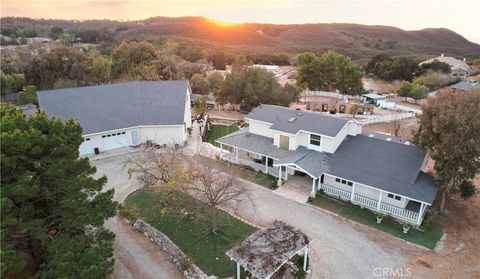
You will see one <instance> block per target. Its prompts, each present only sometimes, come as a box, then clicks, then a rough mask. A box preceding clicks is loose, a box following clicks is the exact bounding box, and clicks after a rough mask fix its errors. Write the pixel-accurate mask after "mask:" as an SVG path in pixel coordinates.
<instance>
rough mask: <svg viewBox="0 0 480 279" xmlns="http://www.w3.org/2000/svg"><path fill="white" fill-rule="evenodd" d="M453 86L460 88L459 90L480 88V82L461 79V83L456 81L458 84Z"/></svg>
mask: <svg viewBox="0 0 480 279" xmlns="http://www.w3.org/2000/svg"><path fill="white" fill-rule="evenodd" d="M451 87H452V88H455V89H458V90H462V91H467V90H473V89H480V82H478V81H471V80H466V81H461V82H459V83H456V84H454V85H452V86H451Z"/></svg>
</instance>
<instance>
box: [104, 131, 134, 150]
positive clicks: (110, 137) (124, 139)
mask: <svg viewBox="0 0 480 279" xmlns="http://www.w3.org/2000/svg"><path fill="white" fill-rule="evenodd" d="M102 141H103V150H112V149H117V148H122V147H127V146H129V145H130V140H129V137H128V136H127V134H126V133H125V132H118V133H111V134H106V135H102Z"/></svg>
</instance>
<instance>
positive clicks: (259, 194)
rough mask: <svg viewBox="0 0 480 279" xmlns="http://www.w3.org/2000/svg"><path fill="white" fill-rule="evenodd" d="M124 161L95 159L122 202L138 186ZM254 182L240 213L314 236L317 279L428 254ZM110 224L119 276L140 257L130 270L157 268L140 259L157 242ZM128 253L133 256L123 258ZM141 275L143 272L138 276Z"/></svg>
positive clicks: (370, 271)
mask: <svg viewBox="0 0 480 279" xmlns="http://www.w3.org/2000/svg"><path fill="white" fill-rule="evenodd" d="M124 161H125V156H116V157H110V158H103V159H100V160H95V161H92V164H93V165H95V166H96V167H97V171H98V175H101V174H105V175H107V177H108V183H107V187H108V188H111V187H113V188H115V197H114V199H115V200H117V201H123V200H124V199H125V197H127V196H128V195H129V194H130V193H131V192H133V191H135V190H136V189H138V188H139V185H138V184H137V183H135V182H134V181H132V180H128V174H127V169H126V168H125V167H124V163H123V162H124ZM251 184H252V189H253V190H252V200H253V203H254V204H253V205H252V204H251V203H249V202H245V203H244V204H243V206H241V207H240V210H238V211H237V212H236V214H238V215H239V216H240V217H242V218H244V219H247V220H248V221H250V222H252V223H254V224H257V225H259V226H269V225H270V224H271V223H272V222H273V221H274V220H275V219H279V220H283V221H285V222H287V223H289V224H291V225H293V226H295V227H297V228H299V229H301V230H302V231H303V232H305V233H306V234H308V235H309V236H310V237H312V238H313V239H314V242H313V243H312V247H311V254H310V255H311V266H312V278H372V277H375V275H376V274H378V269H383V268H401V267H402V266H404V265H405V264H407V263H408V261H409V260H410V259H412V258H414V257H416V256H419V255H420V254H422V252H424V250H423V249H421V248H418V247H416V246H414V245H412V244H409V243H407V242H405V241H403V240H401V239H398V238H396V237H393V236H391V235H389V234H386V233H383V232H380V231H377V230H374V229H371V228H369V227H366V226H364V225H361V224H357V223H354V222H351V221H349V220H346V219H345V218H342V217H338V216H335V215H333V214H331V213H328V212H325V211H322V210H320V209H318V208H316V207H314V206H311V205H308V204H300V203H298V202H295V201H293V200H291V199H288V198H285V197H283V196H279V195H276V194H274V193H272V191H271V190H270V189H267V188H265V187H262V186H259V185H256V184H253V183H251ZM120 223H121V222H120ZM106 225H107V227H108V228H110V229H112V230H113V231H114V232H115V233H116V234H117V238H116V241H115V257H116V259H117V261H119V264H118V267H117V265H116V269H115V271H116V272H117V273H118V276H117V278H121V277H123V276H122V274H126V273H125V272H123V273H122V270H124V268H123V267H126V268H127V269H128V266H129V265H132V263H131V261H132V260H135V261H136V263H134V265H136V266H135V267H134V268H130V272H132V271H135V269H148V268H156V267H152V264H154V263H152V262H149V261H147V260H136V258H137V255H138V256H140V254H141V257H142V258H143V257H145V258H147V257H148V255H149V256H151V257H157V258H158V257H159V256H158V254H155V253H153V252H152V250H151V249H150V248H151V247H150V246H153V245H146V246H145V245H144V244H145V243H143V244H141V243H140V244H139V242H138V240H135V239H132V236H131V235H129V234H128V232H129V231H131V230H130V228H128V227H126V226H123V225H121V224H119V222H118V220H116V219H112V220H109V221H108V222H107V224H106ZM146 244H149V243H146ZM134 246H137V247H134ZM153 251H155V250H153ZM127 252H128V253H130V254H131V256H124V255H125V253H127ZM160 262H162V264H164V265H165V266H164V267H161V268H159V270H165V272H166V273H165V274H163V275H164V276H163V275H162V276H159V277H157V278H181V277H183V275H182V274H180V273H178V272H176V270H175V269H172V268H171V267H172V266H169V262H168V261H160ZM157 264H159V263H158V261H157ZM157 272H160V271H157ZM132 274H136V273H132ZM136 277H137V276H136ZM140 277H142V276H138V278H140Z"/></svg>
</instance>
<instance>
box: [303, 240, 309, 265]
mask: <svg viewBox="0 0 480 279" xmlns="http://www.w3.org/2000/svg"><path fill="white" fill-rule="evenodd" d="M307 260H308V246H307V247H305V254H304V256H303V271H307Z"/></svg>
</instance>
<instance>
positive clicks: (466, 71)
mask: <svg viewBox="0 0 480 279" xmlns="http://www.w3.org/2000/svg"><path fill="white" fill-rule="evenodd" d="M465 60H466V59H465V58H463V61H462V60H458V59H457V58H455V57H450V56H445V55H443V53H442V55H440V56H438V57H435V58H432V59H428V60H425V61H423V62H421V63H420V64H418V65H419V66H422V65H423V64H429V63H432V62H434V61H439V62H443V63H447V64H448V65H450V70H451V71H452V72H451V74H452V75H453V76H455V77H467V76H469V75H470V73H471V72H472V69H471V68H470V66H468V64H467V63H465Z"/></svg>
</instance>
